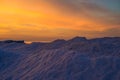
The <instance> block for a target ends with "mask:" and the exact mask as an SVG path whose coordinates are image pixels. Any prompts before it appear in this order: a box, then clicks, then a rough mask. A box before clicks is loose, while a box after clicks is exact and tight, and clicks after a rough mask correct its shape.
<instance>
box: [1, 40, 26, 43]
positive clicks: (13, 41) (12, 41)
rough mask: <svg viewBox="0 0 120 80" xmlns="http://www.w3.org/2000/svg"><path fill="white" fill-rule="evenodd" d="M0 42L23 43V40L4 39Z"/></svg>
mask: <svg viewBox="0 0 120 80" xmlns="http://www.w3.org/2000/svg"><path fill="white" fill-rule="evenodd" d="M0 43H24V40H21V41H15V40H5V41H0Z"/></svg>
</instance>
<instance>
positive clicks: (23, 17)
mask: <svg viewBox="0 0 120 80" xmlns="http://www.w3.org/2000/svg"><path fill="white" fill-rule="evenodd" d="M0 17H1V20H0V36H1V37H0V39H9V38H11V39H25V40H31V41H35V40H37V41H43V40H44V41H49V40H53V39H56V38H66V39H67V38H70V37H73V36H87V37H97V36H101V34H98V33H97V32H100V33H101V32H104V33H102V34H103V35H102V36H104V35H105V34H106V33H107V32H106V30H108V29H111V28H119V27H120V24H119V21H120V20H119V19H120V18H119V17H120V16H119V15H117V14H115V13H113V12H111V11H110V10H107V9H106V8H103V7H101V6H99V5H96V4H93V3H91V2H88V1H87V0H86V1H83V0H77V1H75V0H11V1H9V0H1V1H0ZM114 31H116V29H115V30H114ZM95 33H96V34H97V35H93V34H95ZM92 35H93V36H92ZM111 35H112V34H111ZM109 36H110V35H109ZM113 36H114V35H113ZM117 36H118V35H117ZM41 38H43V39H41Z"/></svg>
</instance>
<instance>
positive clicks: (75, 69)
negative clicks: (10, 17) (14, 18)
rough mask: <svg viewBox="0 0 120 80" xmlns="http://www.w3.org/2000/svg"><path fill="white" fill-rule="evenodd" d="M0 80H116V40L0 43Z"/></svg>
mask: <svg viewBox="0 0 120 80" xmlns="http://www.w3.org/2000/svg"><path fill="white" fill-rule="evenodd" d="M20 43H22V44H20ZM0 80H120V37H104V38H95V39H86V38H85V37H75V38H73V39H70V40H63V39H58V40H55V41H52V42H50V43H41V42H33V43H31V44H23V42H16V41H7V42H4V41H3V42H0Z"/></svg>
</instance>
